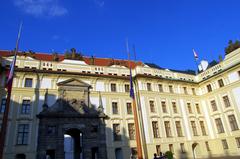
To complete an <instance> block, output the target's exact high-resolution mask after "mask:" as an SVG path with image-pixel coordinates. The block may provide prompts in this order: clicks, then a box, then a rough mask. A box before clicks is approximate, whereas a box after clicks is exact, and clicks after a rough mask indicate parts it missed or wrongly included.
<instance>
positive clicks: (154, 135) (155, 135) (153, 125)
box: [152, 121, 160, 138]
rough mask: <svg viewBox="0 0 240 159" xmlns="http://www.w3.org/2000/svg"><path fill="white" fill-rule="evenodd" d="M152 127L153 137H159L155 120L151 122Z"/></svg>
mask: <svg viewBox="0 0 240 159" xmlns="http://www.w3.org/2000/svg"><path fill="white" fill-rule="evenodd" d="M152 128H153V137H154V138H159V137H160V135H159V129H158V122H157V121H153V122H152Z"/></svg>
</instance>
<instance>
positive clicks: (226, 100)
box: [223, 95, 231, 108]
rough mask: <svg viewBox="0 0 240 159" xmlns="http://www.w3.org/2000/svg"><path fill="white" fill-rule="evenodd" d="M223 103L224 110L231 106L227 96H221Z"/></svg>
mask: <svg viewBox="0 0 240 159" xmlns="http://www.w3.org/2000/svg"><path fill="white" fill-rule="evenodd" d="M223 102H224V105H225V107H226V108H227V107H230V106H231V104H230V101H229V98H228V96H227V95H225V96H223Z"/></svg>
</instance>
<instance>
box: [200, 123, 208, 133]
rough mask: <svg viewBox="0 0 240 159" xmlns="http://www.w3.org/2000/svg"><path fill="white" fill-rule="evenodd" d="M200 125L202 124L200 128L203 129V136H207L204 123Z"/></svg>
mask: <svg viewBox="0 0 240 159" xmlns="http://www.w3.org/2000/svg"><path fill="white" fill-rule="evenodd" d="M199 123H200V127H201V130H202V135H207V133H206V129H205V125H204V121H200V122H199Z"/></svg>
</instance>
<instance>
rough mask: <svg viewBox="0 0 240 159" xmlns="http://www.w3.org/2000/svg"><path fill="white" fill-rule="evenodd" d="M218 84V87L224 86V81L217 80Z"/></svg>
mask: <svg viewBox="0 0 240 159" xmlns="http://www.w3.org/2000/svg"><path fill="white" fill-rule="evenodd" d="M218 85H219V87H223V86H224V83H223V80H222V79H220V80H218Z"/></svg>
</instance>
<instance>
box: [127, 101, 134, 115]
mask: <svg viewBox="0 0 240 159" xmlns="http://www.w3.org/2000/svg"><path fill="white" fill-rule="evenodd" d="M132 113H133V112H132V103H127V114H132Z"/></svg>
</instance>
